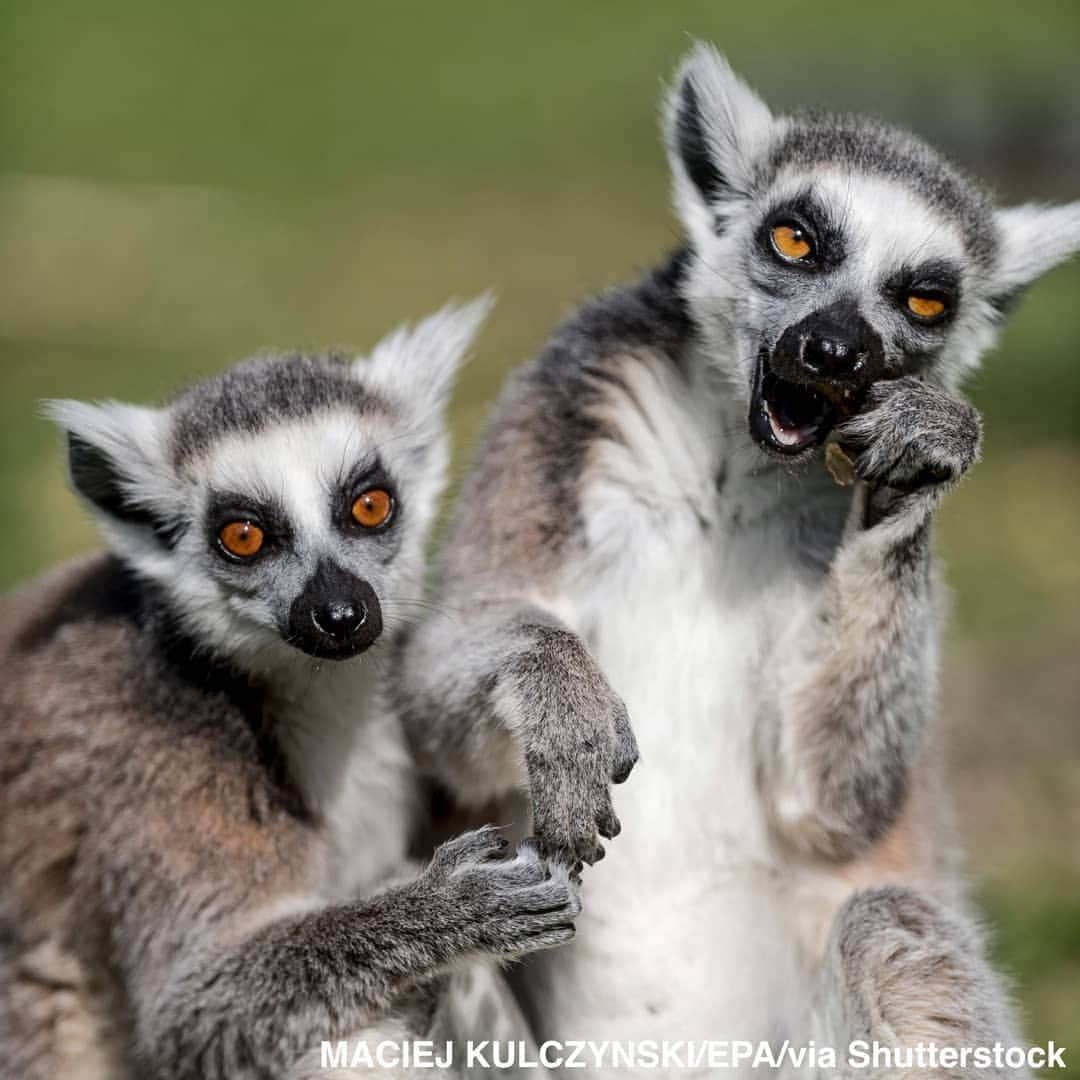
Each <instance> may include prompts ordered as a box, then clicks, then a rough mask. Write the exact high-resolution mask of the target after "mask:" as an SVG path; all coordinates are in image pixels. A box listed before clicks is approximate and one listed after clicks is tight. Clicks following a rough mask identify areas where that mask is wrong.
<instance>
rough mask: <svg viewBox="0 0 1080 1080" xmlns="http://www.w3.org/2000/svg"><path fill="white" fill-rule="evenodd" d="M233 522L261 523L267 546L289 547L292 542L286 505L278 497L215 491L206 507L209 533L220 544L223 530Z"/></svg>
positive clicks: (207, 530) (211, 538)
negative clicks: (220, 534) (271, 497)
mask: <svg viewBox="0 0 1080 1080" xmlns="http://www.w3.org/2000/svg"><path fill="white" fill-rule="evenodd" d="M233 521H250V522H252V523H254V524H256V525H258V526H259V528H260V529H261V530H262V531H263V533H264V534H265V537H266V544H267V546H268V547H271V546H272V547H286V546H288V545H289V544H291V543H292V541H293V527H292V523H291V522H290V521H289V516H288V514H286V513H285V508H284V507H283V506H282V505H281V504H280V503H279V502H277V500H275V499H270V498H263V497H251V496H247V495H243V494H241V493H239V492H234V491H215V492H214V493H213V494H211V496H210V498H209V500H208V502H207V506H206V534H207V537H208V539H209V541H210V543H211V544H212V545H213V546H216V545H217V540H218V534H219V533H220V532H221V529H222V528H223V527H224V526H225V525H227V524H229V522H233Z"/></svg>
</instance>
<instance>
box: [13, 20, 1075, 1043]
mask: <svg viewBox="0 0 1080 1080" xmlns="http://www.w3.org/2000/svg"><path fill="white" fill-rule="evenodd" d="M691 36H700V37H707V38H711V39H712V40H714V41H716V42H717V43H718V44H719V45H720V46H721V47H722V48H724V49H725V50H726V51H727V52H728V53H729V55H730V56H731V58H732V60H733V62H734V63H735V64H736V66H737V67H738V68H740V69H741V70H742V71H744V72H745V73H746V74H747V76H748V77H749V78H750V79H751V81H753V82H754V83H755V84H756V85H758V86H759V87H760V88H761V89H762V90H763V91H764V92H765V93H766V94H767V96H768V97H769V99H770V100H771V101H772V102H774V103H775V104H776V105H778V106H780V107H785V106H794V105H798V104H809V103H820V104H826V105H833V106H840V107H844V108H850V109H855V110H860V111H873V112H877V113H880V114H882V115H884V116H887V117H889V118H891V119H894V120H897V121H900V122H902V123H905V124H907V125H909V126H912V127H914V128H916V129H918V130H920V131H922V132H924V133H925V134H927V135H929V136H930V137H932V138H933V139H935V140H936V141H937V142H939V143H940V144H942V145H944V146H945V147H946V148H948V149H949V150H950V151H951V152H952V153H953V154H954V155H955V156H956V157H958V158H959V159H960V160H961V161H962V162H964V163H966V164H967V165H969V166H970V167H972V168H974V169H975V170H977V171H979V172H980V173H982V174H983V175H985V176H986V177H987V178H988V179H990V180H991V181H992V182H993V183H994V184H995V186H996V187H997V188H998V190H999V191H1000V193H1001V194H1002V196H1003V197H1005V198H1025V197H1030V198H1039V199H1055V198H1058V199H1061V198H1069V197H1074V198H1075V197H1080V4H1077V3H1075V2H1059V3H1050V2H1042V0H1029V2H1028V3H1026V4H1024V5H1023V6H1022V7H1018V6H1017V5H1015V4H1013V3H1004V2H1001V0H984V2H982V3H978V4H976V3H966V2H961V3H951V4H948V5H939V6H937V7H925V6H924V7H917V6H911V5H897V4H890V5H874V4H867V3H864V2H863V3H855V2H851V0H843V2H838V3H825V2H821V0H818V2H816V3H805V2H794V0H787V2H785V0H756V2H754V3H725V2H722V0H712V2H710V3H693V2H689V0H672V2H666V3H661V2H657V0H652V2H649V0H626V2H622V3H614V2H608V0H590V2H585V0H579V2H576V3H566V2H558V0H556V2H549V3H544V4H529V3H523V2H519V3H513V2H509V0H504V2H501V3H473V2H469V3H424V4H417V3H407V2H398V3H384V2H359V0H353V2H345V0H314V2H309V3H304V4H301V3H290V4H286V3H280V2H276V0H263V2H261V3H254V2H252V0H234V2H222V3H217V4H209V3H204V2H202V0H189V2H186V3H182V4H181V3H175V2H173V3H168V4H166V3H163V2H160V0H140V2H135V0H128V2H117V3H109V2H104V0H98V2H95V3H92V4H90V3H86V2H85V0H80V2H75V0H50V2H49V3H47V4H46V3H41V2H39V0H3V2H2V3H0V282H2V284H0V350H2V367H0V451H2V456H0V460H2V462H3V465H2V472H0V514H2V521H3V523H4V541H3V549H2V550H3V559H2V560H0V584H5V585H6V584H12V583H14V582H16V581H19V580H22V579H25V578H27V577H29V576H31V575H33V574H34V573H36V572H37V571H39V570H40V569H41V568H42V567H44V566H46V565H48V564H50V563H52V562H54V561H55V560H57V559H60V558H63V557H65V556H68V555H70V554H72V553H74V552H77V551H81V550H83V549H85V548H87V547H89V546H91V545H93V544H94V543H95V542H96V540H95V537H94V534H93V532H92V530H91V528H90V526H89V525H88V523H87V522H86V520H85V518H84V516H83V515H82V514H81V513H80V512H79V510H78V509H77V507H76V506H75V504H74V502H73V500H72V499H71V498H70V497H69V496H68V494H67V493H66V492H65V490H64V487H63V480H62V472H61V468H60V463H59V456H58V453H57V446H56V442H55V439H54V436H53V434H52V432H51V431H50V430H49V429H48V428H47V426H46V425H45V424H44V423H43V422H41V421H40V420H39V419H37V418H36V409H37V402H38V401H39V399H41V398H43V397H48V396H61V395H62V396H75V397H101V396H116V397H122V398H131V399H135V400H155V399H159V398H161V397H162V396H164V395H166V394H168V393H169V392H171V391H172V390H173V389H174V388H176V387H178V386H180V385H182V384H184V383H185V382H187V381H190V380H191V379H192V378H194V377H196V376H198V375H200V374H202V373H205V372H209V371H214V370H217V369H218V368H220V367H221V366H222V365H223V364H224V363H226V362H227V361H229V360H231V359H236V358H239V357H241V356H244V355H246V354H250V353H252V352H255V351H257V350H258V349H259V348H261V347H264V346H302V345H309V346H324V345H329V344H347V345H354V346H357V347H361V348H363V347H366V346H369V345H370V344H371V343H372V342H374V341H375V340H376V338H377V337H378V336H379V335H380V334H381V333H382V332H384V331H385V330H387V329H388V328H389V327H391V326H392V325H393V324H394V323H395V322H397V321H398V320H401V319H403V318H407V317H414V316H416V315H418V314H421V313H423V312H425V311H426V310H428V309H431V308H434V307H436V306H438V305H440V304H441V303H442V302H443V301H444V300H445V299H446V298H447V297H448V296H451V295H457V296H468V295H471V294H473V293H476V292H478V291H480V290H482V289H485V288H487V287H489V286H492V285H494V286H496V287H497V289H498V292H499V297H500V304H499V307H498V308H497V310H496V313H495V316H494V318H493V321H492V323H491V325H490V327H489V329H488V331H487V332H486V333H485V335H484V338H483V341H482V343H481V345H480V348H479V352H478V355H477V357H476V360H475V362H474V363H472V365H471V366H470V367H469V369H468V370H467V372H466V373H465V376H464V378H463V380H462V383H461V386H460V391H459V393H458V395H457V398H456V400H455V405H454V411H453V422H454V429H455V435H456V439H457V446H458V449H459V462H463V461H464V460H465V458H466V456H467V453H468V448H469V447H470V445H471V444H472V442H473V440H474V439H475V437H476V434H477V432H478V430H479V426H480V424H481V422H482V418H483V416H484V413H485V411H486V408H487V406H488V404H489V402H490V401H491V399H492V396H493V395H494V393H495V392H496V390H497V388H498V386H499V384H500V382H501V380H502V379H503V377H504V375H505V373H506V372H507V371H508V370H509V369H510V368H511V367H512V366H513V365H514V364H516V363H518V362H519V361H520V360H522V359H524V358H525V357H527V356H529V355H530V354H531V353H533V352H534V351H535V350H536V349H537V348H538V346H539V345H540V344H541V342H542V341H543V340H544V338H545V336H546V335H547V334H548V332H549V331H550V329H551V327H552V325H553V323H554V322H555V321H556V320H557V319H559V318H560V317H561V316H562V315H564V314H565V313H566V312H567V311H568V310H569V309H570V307H571V306H572V305H573V304H574V303H575V302H576V301H577V300H578V299H579V298H580V297H582V296H583V295H584V294H586V293H588V292H590V291H594V290H596V289H598V288H600V287H602V286H604V285H606V284H610V283H612V282H615V281H618V280H620V279H623V278H625V277H627V276H628V275H631V274H633V273H635V272H636V271H637V269H639V268H640V267H643V266H645V265H647V264H648V263H649V262H650V261H651V260H653V259H654V258H655V257H657V256H658V255H659V254H660V253H661V252H663V251H664V250H665V249H667V248H668V247H669V246H670V245H672V244H673V243H674V242H675V240H676V238H677V236H678V230H677V228H676V226H675V224H674V222H673V220H672V217H671V215H670V213H669V211H668V209H667V180H666V176H665V167H664V162H663V158H662V154H661V151H660V148H659V143H658V139H657V135H656V123H655V119H656V112H657V101H658V95H659V91H660V86H661V80H662V78H664V77H666V76H667V75H668V73H669V72H670V71H671V69H672V67H673V65H674V63H675V62H676V60H677V58H678V57H679V55H680V54H681V53H682V51H683V50H684V49H685V48H686V46H687V43H688V40H689V38H690V37H691ZM1078 338H1080V266H1077V265H1073V266H1070V267H1065V268H1062V269H1059V270H1057V271H1055V272H1054V273H1053V274H1052V275H1050V276H1049V277H1047V278H1046V279H1045V280H1044V281H1043V282H1041V283H1040V284H1039V285H1038V286H1037V287H1036V288H1035V289H1034V290H1033V291H1032V292H1031V294H1030V295H1029V297H1028V298H1027V299H1026V300H1025V302H1024V303H1023V305H1022V306H1021V308H1020V310H1019V312H1018V314H1017V316H1016V318H1015V319H1014V320H1013V322H1012V323H1011V325H1010V327H1009V328H1008V330H1007V332H1006V333H1005V335H1004V338H1003V341H1002V344H1001V346H1000V348H999V349H998V350H997V351H996V352H995V353H994V354H993V355H992V356H990V357H989V358H988V360H987V363H986V365H985V367H984V370H983V372H982V373H981V374H980V375H979V376H978V378H977V379H975V380H974V382H973V385H972V387H971V391H972V394H973V396H974V398H975V400H976V402H977V403H978V405H979V406H980V408H981V409H982V410H983V412H984V415H985V418H986V425H987V445H986V457H985V460H984V462H983V463H982V464H981V465H980V466H979V467H978V469H977V470H976V472H975V474H974V475H973V477H972V478H971V479H970V481H968V482H967V483H966V484H965V485H964V486H963V487H962V488H961V490H960V491H958V492H957V493H956V495H955V496H954V497H953V498H952V500H951V502H950V504H949V506H948V508H947V511H946V513H945V520H944V522H943V528H942V530H941V537H940V544H941V548H942V551H943V554H944V556H945V558H946V560H947V566H948V572H949V579H950V582H951V584H952V586H953V589H954V598H953V600H954V602H953V617H952V621H951V624H950V626H951V628H950V633H949V645H948V649H947V652H946V656H945V659H944V663H943V670H942V677H943V684H944V689H943V704H942V713H943V729H944V736H943V739H942V743H943V752H944V753H945V754H946V755H947V757H948V761H949V769H950V772H949V775H950V778H951V784H952V787H953V790H954V794H955V801H956V804H957V817H958V820H959V824H960V826H961V830H962V833H963V836H964V838H965V842H966V844H967V847H968V849H969V851H970V853H971V858H970V863H969V866H970V874H971V877H972V880H973V885H974V887H975V890H976V895H977V897H978V898H979V901H980V904H981V906H982V908H983V910H984V912H985V914H986V917H987V922H988V925H989V927H990V928H991V930H992V933H993V936H994V941H995V950H996V952H997V955H998V958H999V962H1000V963H1001V964H1002V965H1003V966H1004V967H1005V968H1006V969H1007V970H1009V971H1010V972H1011V973H1012V974H1013V975H1014V976H1015V979H1016V984H1017V988H1018V994H1019V998H1020V1000H1021V1002H1022V1005H1023V1007H1024V1010H1025V1014H1026V1020H1027V1032H1028V1034H1029V1035H1030V1036H1031V1037H1032V1038H1037V1039H1046V1038H1055V1039H1057V1040H1058V1041H1059V1042H1064V1043H1066V1044H1069V1043H1070V1042H1071V1044H1072V1045H1073V1046H1074V1047H1075V1048H1076V1049H1075V1051H1074V1056H1075V1059H1076V1060H1077V1061H1078V1062H1080V900H1078V896H1080V723H1078V718H1080V674H1078V664H1077V647H1078V644H1080V609H1078V604H1077V602H1078V599H1080V544H1078V535H1080V499H1078V494H1080V355H1078V353H1080V350H1078V347H1077V342H1078Z"/></svg>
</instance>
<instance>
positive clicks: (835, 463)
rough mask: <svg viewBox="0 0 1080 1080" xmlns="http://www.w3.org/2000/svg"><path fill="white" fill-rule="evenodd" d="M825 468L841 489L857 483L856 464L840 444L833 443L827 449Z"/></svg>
mask: <svg viewBox="0 0 1080 1080" xmlns="http://www.w3.org/2000/svg"><path fill="white" fill-rule="evenodd" d="M825 467H826V468H827V469H828V470H829V473H830V475H831V476H832V478H833V479H834V480H835V481H836V482H837V483H838V484H839V485H840V486H841V487H851V485H852V484H854V483H855V479H856V476H855V462H854V461H852V460H851V458H850V457H848V455H847V453H846V452H845V450H844V449H843V447H842V446H841V445H840V444H839V443H837V442H831V443H829V444H828V445H827V446H826V447H825Z"/></svg>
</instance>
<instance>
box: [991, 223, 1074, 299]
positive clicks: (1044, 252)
mask: <svg viewBox="0 0 1080 1080" xmlns="http://www.w3.org/2000/svg"><path fill="white" fill-rule="evenodd" d="M997 224H998V231H999V234H1000V238H1001V254H1000V257H999V261H998V272H997V278H996V281H995V293H996V296H995V303H996V305H997V306H998V307H1000V308H1002V309H1004V308H1007V307H1008V306H1009V305H1010V304H1011V303H1012V301H1014V300H1015V299H1017V298H1018V297H1019V295H1020V294H1021V293H1022V292H1023V291H1024V289H1025V288H1026V287H1027V286H1028V285H1030V284H1031V283H1032V282H1033V281H1034V280H1035V279H1036V278H1037V277H1039V276H1040V275H1041V274H1044V273H1045V272H1046V271H1047V270H1049V269H1051V268H1052V267H1054V266H1057V264H1058V263H1060V262H1064V261H1065V260H1066V259H1067V258H1069V256H1070V255H1074V254H1076V252H1077V251H1080V202H1073V203H1068V204H1067V205H1065V206H1039V205H1037V204H1036V203H1025V204H1024V205H1023V206H1010V207H1007V208H1006V209H1004V210H999V211H998V212H997Z"/></svg>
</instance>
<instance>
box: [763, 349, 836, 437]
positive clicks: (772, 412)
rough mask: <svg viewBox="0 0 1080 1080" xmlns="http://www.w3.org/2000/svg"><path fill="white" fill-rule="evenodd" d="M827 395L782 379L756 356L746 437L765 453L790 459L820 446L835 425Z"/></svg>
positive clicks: (765, 362) (764, 359)
mask: <svg viewBox="0 0 1080 1080" xmlns="http://www.w3.org/2000/svg"><path fill="white" fill-rule="evenodd" d="M837 417H838V408H837V404H836V402H835V401H834V400H833V399H832V396H831V395H827V394H826V393H825V392H824V391H823V390H822V389H819V388H817V387H814V386H810V385H808V384H806V383H796V382H791V381H790V380H788V379H782V378H781V377H780V376H779V375H777V374H776V373H775V372H774V371H773V370H772V368H770V366H769V358H768V355H767V354H766V352H765V351H764V350H762V351H761V352H760V353H758V361H757V367H756V368H755V370H754V386H753V393H752V395H751V398H750V434H751V435H753V437H754V438H755V439H756V440H757V441H758V443H759V444H760V445H761V446H763V447H765V448H766V449H767V450H774V451H776V452H777V453H779V454H786V455H788V456H793V455H795V454H802V453H804V452H806V451H808V450H812V449H813V448H814V447H817V446H820V445H821V444H822V443H823V442H824V441H825V439H826V438H827V437H828V435H829V432H830V431H831V430H832V429H833V426H834V425H835V424H836V421H837Z"/></svg>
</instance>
